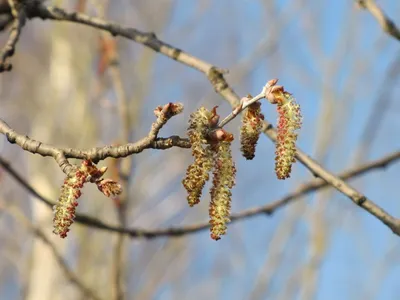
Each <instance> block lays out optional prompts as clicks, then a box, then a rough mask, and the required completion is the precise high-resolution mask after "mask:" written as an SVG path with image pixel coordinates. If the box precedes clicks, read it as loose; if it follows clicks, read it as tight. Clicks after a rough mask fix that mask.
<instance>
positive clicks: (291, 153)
mask: <svg viewBox="0 0 400 300" xmlns="http://www.w3.org/2000/svg"><path fill="white" fill-rule="evenodd" d="M274 96H275V99H276V100H277V111H278V115H279V117H278V128H277V130H278V135H277V142H276V152H275V154H276V158H275V172H276V175H277V177H278V179H286V178H289V177H290V172H291V170H292V163H294V162H295V161H296V160H295V155H296V144H295V143H296V140H297V133H296V130H298V129H300V127H301V122H302V116H301V112H300V106H299V105H298V104H297V103H296V101H295V100H294V98H293V97H292V95H291V94H290V93H288V92H285V91H283V90H278V91H277V92H276V95H274Z"/></svg>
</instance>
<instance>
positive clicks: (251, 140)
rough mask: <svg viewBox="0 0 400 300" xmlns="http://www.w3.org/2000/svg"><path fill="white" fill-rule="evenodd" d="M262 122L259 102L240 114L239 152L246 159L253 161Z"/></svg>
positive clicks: (262, 116) (262, 117)
mask: <svg viewBox="0 0 400 300" xmlns="http://www.w3.org/2000/svg"><path fill="white" fill-rule="evenodd" d="M250 97H251V96H250ZM263 120H264V115H263V114H262V113H261V103H260V102H254V103H253V104H251V105H250V106H249V107H248V108H247V109H246V110H245V111H244V112H243V114H242V126H241V128H240V144H241V148H240V151H241V152H242V154H243V156H244V157H245V158H246V159H253V158H254V156H255V152H256V145H257V142H258V139H259V137H260V134H261V129H262V127H263Z"/></svg>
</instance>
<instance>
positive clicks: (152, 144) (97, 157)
mask: <svg viewBox="0 0 400 300" xmlns="http://www.w3.org/2000/svg"><path fill="white" fill-rule="evenodd" d="M166 121H167V120H163V121H160V120H157V121H156V122H155V123H153V125H152V128H151V130H150V132H149V134H148V135H147V136H146V137H144V138H142V139H140V140H139V141H137V142H135V143H128V144H124V145H121V146H104V147H95V148H91V149H76V148H62V147H56V146H53V145H50V144H45V143H42V142H39V141H36V140H34V139H31V138H30V137H28V136H26V135H22V134H19V133H17V132H16V131H15V130H13V129H12V128H11V127H10V126H9V125H8V124H7V123H6V122H4V121H3V120H1V119H0V133H2V134H4V135H5V136H6V138H7V140H8V141H9V142H10V143H11V144H17V145H18V146H20V147H21V148H22V149H24V150H25V151H28V152H31V153H34V154H40V155H42V156H51V157H53V158H54V159H55V160H56V161H57V163H58V165H59V166H60V168H61V169H62V170H63V172H64V173H66V174H68V173H69V172H70V171H71V169H72V166H71V165H70V164H69V163H68V160H67V159H68V158H77V159H90V160H92V161H93V162H99V161H101V160H104V159H106V158H108V157H112V158H121V157H127V156H129V155H132V154H134V153H140V152H142V151H143V150H145V149H150V148H151V149H169V148H171V147H181V148H190V142H189V140H188V139H185V138H180V137H178V136H171V137H168V138H158V137H157V135H158V133H159V131H160V129H161V128H162V127H163V126H164V125H165V123H166Z"/></svg>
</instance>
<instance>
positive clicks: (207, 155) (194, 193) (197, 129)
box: [182, 107, 216, 206]
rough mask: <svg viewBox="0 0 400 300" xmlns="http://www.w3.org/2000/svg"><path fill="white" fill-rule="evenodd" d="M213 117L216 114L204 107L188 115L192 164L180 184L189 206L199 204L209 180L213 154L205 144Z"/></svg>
mask: <svg viewBox="0 0 400 300" xmlns="http://www.w3.org/2000/svg"><path fill="white" fill-rule="evenodd" d="M214 112H215V111H214ZM215 117H216V112H215V113H214V114H213V113H212V112H210V111H208V110H207V109H206V108H204V107H201V108H199V109H198V110H197V111H196V112H194V113H192V114H191V115H190V119H189V128H188V136H189V139H190V143H191V145H192V147H191V148H192V155H193V157H194V162H193V163H192V164H191V165H190V166H189V167H188V168H187V171H186V177H185V178H184V179H183V180H182V184H183V186H184V187H185V189H186V190H187V192H188V196H187V200H188V203H189V205H190V206H194V205H196V204H197V203H199V202H200V197H201V194H202V191H203V188H204V185H205V184H206V182H207V181H208V180H209V178H210V177H209V173H210V171H211V169H212V156H213V154H212V152H211V150H210V146H209V145H207V143H208V139H209V137H208V133H209V130H210V122H212V120H213V118H214V119H215Z"/></svg>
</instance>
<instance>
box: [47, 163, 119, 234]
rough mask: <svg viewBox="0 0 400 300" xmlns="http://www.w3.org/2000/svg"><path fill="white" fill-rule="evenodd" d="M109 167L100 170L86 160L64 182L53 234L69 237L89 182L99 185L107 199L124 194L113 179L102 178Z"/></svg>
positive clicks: (54, 220)
mask: <svg viewBox="0 0 400 300" xmlns="http://www.w3.org/2000/svg"><path fill="white" fill-rule="evenodd" d="M106 171H107V167H102V168H100V169H98V168H97V167H96V166H95V165H94V164H93V163H92V162H91V161H90V160H84V161H83V162H82V164H81V165H80V167H79V168H77V169H76V170H75V171H74V172H73V174H72V175H70V176H68V177H67V178H66V179H65V180H64V184H63V186H62V187H61V193H60V198H59V199H58V203H57V204H56V205H55V206H54V208H53V209H54V219H53V226H54V230H53V232H54V233H55V234H57V235H59V236H60V237H61V238H65V237H67V233H68V232H69V227H70V226H71V225H72V223H73V222H74V219H75V210H76V207H77V206H78V201H77V200H78V198H79V197H80V196H81V195H82V192H81V189H82V188H83V186H84V184H85V183H87V182H92V183H95V184H96V185H97V188H98V189H99V190H100V191H101V192H102V193H103V194H104V195H106V196H107V197H110V196H116V195H119V194H120V193H121V192H122V188H121V185H120V184H119V183H117V182H115V181H113V180H111V179H103V178H102V176H103V175H104V173H105V172H106Z"/></svg>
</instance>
